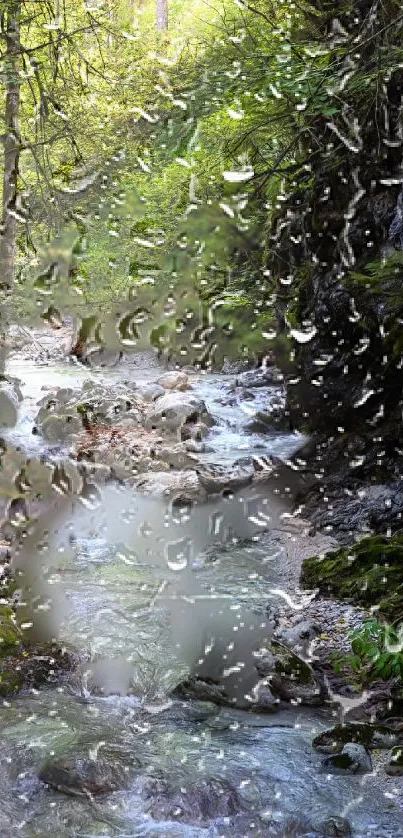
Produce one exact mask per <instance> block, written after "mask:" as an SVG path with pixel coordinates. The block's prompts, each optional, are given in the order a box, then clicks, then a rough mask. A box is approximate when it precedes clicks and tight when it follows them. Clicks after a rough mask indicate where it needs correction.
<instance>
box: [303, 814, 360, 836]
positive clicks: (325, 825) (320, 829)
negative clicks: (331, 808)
mask: <svg viewBox="0 0 403 838" xmlns="http://www.w3.org/2000/svg"><path fill="white" fill-rule="evenodd" d="M312 826H313V829H314V830H315V834H318V836H319V835H320V836H321V838H322V837H323V838H351V836H352V834H353V833H352V829H351V826H350V824H349V822H348V820H347V819H346V818H341V817H339V816H338V815H331V816H330V817H329V818H324V819H323V820H320V821H318V822H317V823H316V822H314V823H313V824H312Z"/></svg>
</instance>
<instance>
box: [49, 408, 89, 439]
mask: <svg viewBox="0 0 403 838" xmlns="http://www.w3.org/2000/svg"><path fill="white" fill-rule="evenodd" d="M40 429H41V433H42V436H43V437H44V439H46V440H47V441H48V442H65V441H66V440H68V439H70V438H71V437H74V436H76V435H77V434H79V433H81V431H82V430H83V425H82V421H81V418H80V416H79V415H78V414H77V413H74V412H68V413H65V414H62V415H59V414H57V413H56V414H55V413H52V414H50V415H49V416H46V417H45V419H44V420H43V422H42V423H41V426H40Z"/></svg>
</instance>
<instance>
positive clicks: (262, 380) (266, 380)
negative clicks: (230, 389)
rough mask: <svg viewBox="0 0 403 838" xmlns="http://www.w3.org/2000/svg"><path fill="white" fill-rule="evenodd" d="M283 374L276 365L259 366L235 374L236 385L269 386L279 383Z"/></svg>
mask: <svg viewBox="0 0 403 838" xmlns="http://www.w3.org/2000/svg"><path fill="white" fill-rule="evenodd" d="M283 378H284V376H283V375H282V373H281V372H280V370H279V369H278V368H277V367H259V368H258V369H255V370H248V371H247V372H243V373H241V375H238V376H237V379H236V385H237V387H251V388H253V387H269V386H273V385H274V384H280V383H281V382H282V381H283Z"/></svg>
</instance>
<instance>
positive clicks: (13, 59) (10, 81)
mask: <svg viewBox="0 0 403 838" xmlns="http://www.w3.org/2000/svg"><path fill="white" fill-rule="evenodd" d="M20 15H21V0H9V3H8V9H7V13H6V24H5V33H4V34H5V40H6V54H5V71H6V72H5V75H6V103H5V117H4V121H5V138H4V175H3V207H2V230H1V238H0V271H1V275H0V285H1V286H2V287H3V288H6V289H11V288H12V286H13V283H14V271H15V257H16V246H17V218H16V215H15V210H16V200H17V188H18V167H19V158H20V136H19V125H18V119H19V110H20V78H19V61H20V52H21V43H20Z"/></svg>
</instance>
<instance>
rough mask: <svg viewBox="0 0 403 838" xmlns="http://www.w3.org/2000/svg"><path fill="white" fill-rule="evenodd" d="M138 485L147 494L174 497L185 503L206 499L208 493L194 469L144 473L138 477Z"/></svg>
mask: <svg viewBox="0 0 403 838" xmlns="http://www.w3.org/2000/svg"><path fill="white" fill-rule="evenodd" d="M136 486H137V489H139V490H140V491H141V492H143V493H144V494H145V495H152V496H153V497H163V498H172V499H173V500H175V501H176V502H178V501H179V500H183V501H184V503H188V502H192V501H202V500H205V499H206V493H205V491H204V490H203V488H202V487H201V485H200V482H199V478H198V476H197V474H196V472H195V471H192V470H187V471H174V470H169V471H157V472H153V473H152V474H142V475H141V476H140V477H139V478H138V479H137V482H136Z"/></svg>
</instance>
